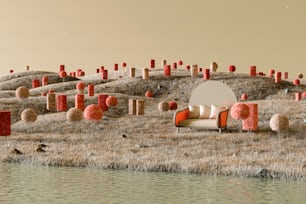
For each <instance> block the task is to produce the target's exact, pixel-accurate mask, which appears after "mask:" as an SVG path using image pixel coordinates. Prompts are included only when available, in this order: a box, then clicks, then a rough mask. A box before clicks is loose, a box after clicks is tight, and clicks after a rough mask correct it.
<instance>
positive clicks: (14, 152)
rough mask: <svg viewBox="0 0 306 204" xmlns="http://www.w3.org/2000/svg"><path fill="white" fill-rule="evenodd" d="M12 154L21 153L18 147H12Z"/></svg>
mask: <svg viewBox="0 0 306 204" xmlns="http://www.w3.org/2000/svg"><path fill="white" fill-rule="evenodd" d="M11 153H12V154H23V153H22V152H21V151H20V150H19V149H16V148H14V149H13V150H12V151H11Z"/></svg>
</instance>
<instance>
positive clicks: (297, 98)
mask: <svg viewBox="0 0 306 204" xmlns="http://www.w3.org/2000/svg"><path fill="white" fill-rule="evenodd" d="M301 98H302V94H301V93H300V92H295V100H296V101H300V100H301Z"/></svg>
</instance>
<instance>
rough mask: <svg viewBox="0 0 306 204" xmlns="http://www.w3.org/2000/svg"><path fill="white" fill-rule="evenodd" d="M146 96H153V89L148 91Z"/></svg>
mask: <svg viewBox="0 0 306 204" xmlns="http://www.w3.org/2000/svg"><path fill="white" fill-rule="evenodd" d="M145 96H146V97H148V98H150V97H153V92H152V91H146V93H145Z"/></svg>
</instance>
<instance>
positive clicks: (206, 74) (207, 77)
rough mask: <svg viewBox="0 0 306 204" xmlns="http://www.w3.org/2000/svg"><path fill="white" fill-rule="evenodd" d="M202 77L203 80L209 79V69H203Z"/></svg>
mask: <svg viewBox="0 0 306 204" xmlns="http://www.w3.org/2000/svg"><path fill="white" fill-rule="evenodd" d="M203 78H204V79H205V80H209V79H210V69H204V71H203Z"/></svg>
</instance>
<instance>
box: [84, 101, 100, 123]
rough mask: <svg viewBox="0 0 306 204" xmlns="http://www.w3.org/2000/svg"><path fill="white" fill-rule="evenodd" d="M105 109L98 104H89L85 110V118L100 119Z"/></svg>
mask: <svg viewBox="0 0 306 204" xmlns="http://www.w3.org/2000/svg"><path fill="white" fill-rule="evenodd" d="M102 116H103V111H102V109H101V107H100V106H98V105H96V104H91V105H89V106H87V107H86V108H85V110H84V118H85V119H86V120H94V121H98V120H100V119H101V118H102Z"/></svg>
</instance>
